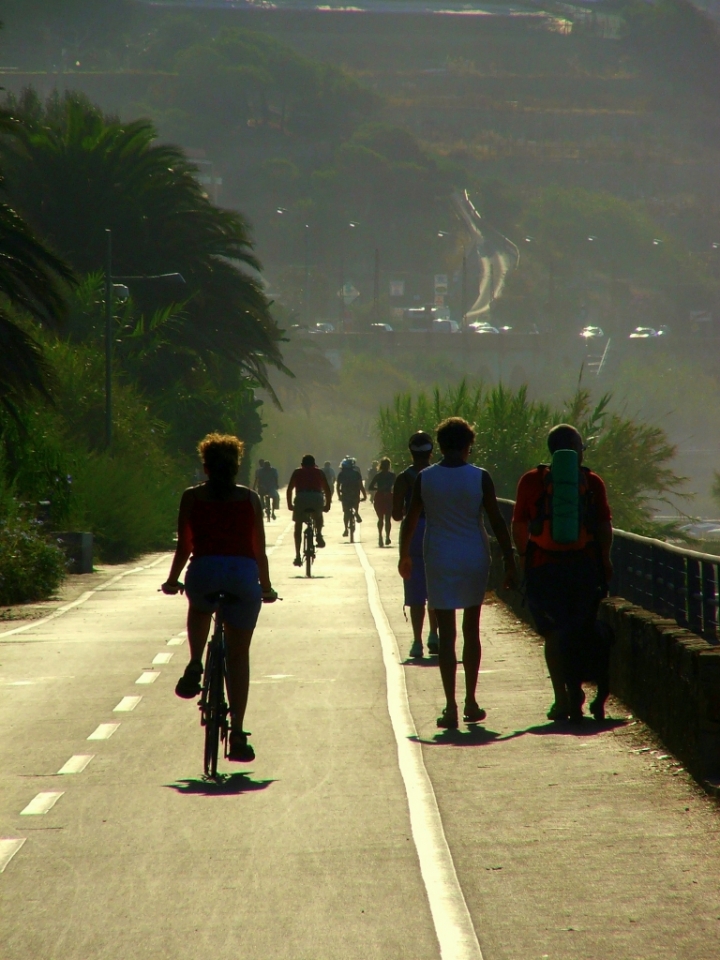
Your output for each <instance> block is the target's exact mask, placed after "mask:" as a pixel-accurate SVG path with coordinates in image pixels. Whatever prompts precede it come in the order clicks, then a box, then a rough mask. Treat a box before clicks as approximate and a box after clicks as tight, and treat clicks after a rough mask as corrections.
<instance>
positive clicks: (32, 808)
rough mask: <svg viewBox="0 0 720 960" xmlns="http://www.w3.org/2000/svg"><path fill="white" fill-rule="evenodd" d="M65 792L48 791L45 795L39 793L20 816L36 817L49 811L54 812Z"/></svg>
mask: <svg viewBox="0 0 720 960" xmlns="http://www.w3.org/2000/svg"><path fill="white" fill-rule="evenodd" d="M63 792H64V791H63V790H46V791H45V792H44V793H39V794H38V795H37V796H36V797H33V799H32V800H31V801H30V803H29V804H28V805H27V806H26V807H25V809H24V810H21V811H20V816H21V817H22V816H26V817H36V816H39V815H40V814H42V813H47V812H48V810H52V808H53V807H54V806H55V804H56V803H57V802H58V800H59V799H60V797H61V796H62V795H63Z"/></svg>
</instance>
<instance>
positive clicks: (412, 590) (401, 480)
mask: <svg viewBox="0 0 720 960" xmlns="http://www.w3.org/2000/svg"><path fill="white" fill-rule="evenodd" d="M408 449H409V450H410V456H411V457H412V461H413V462H412V464H411V465H410V466H409V467H406V468H405V470H403V471H402V473H399V474H398V476H397V478H396V480H395V484H394V486H393V505H392V518H393V520H395V521H396V522H397V523H399V522H400V521H402V520H404V519H405V517H406V516H407V512H408V510H409V509H410V499H411V497H412V491H413V486H414V484H415V478H416V477H417V475H418V474H419V473H420V472H421V471H423V470H424V469H425V468H426V467H429V466H430V460H431V459H432V451H433V441H432V437H431V436H430V434H429V433H425V431H424V430H418V431H417V433H414V434H413V435H412V436H411V437H410V440H409V441H408ZM424 536H425V513H424V512H423V513H421V514H420V516H419V517H418V522H417V526H416V527H415V533H414V534H413V537H412V540H411V541H410V556H411V557H412V573H411V574H410V577H409V579H407V580H403V589H404V592H405V606H408V607H410V623H411V625H412V632H413V642H412V646H411V647H410V654H409V656H410V658H411V659H412V660H416V659H420V658H421V657H422V655H423V641H422V633H423V626H424V625H425V606H426V604H427V583H426V581H425V561H424V560H423V538H424ZM428 619H429V621H430V632H429V634H428V638H427V651H428V654H429V655H430V656H437V654H438V650H439V648H438V632H437V618H436V617H435V611H434V610H432V609H428Z"/></svg>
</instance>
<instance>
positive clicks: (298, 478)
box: [290, 467, 327, 493]
mask: <svg viewBox="0 0 720 960" xmlns="http://www.w3.org/2000/svg"><path fill="white" fill-rule="evenodd" d="M293 480H294V481H295V490H296V491H297V492H298V493H304V492H306V491H308V490H312V491H313V492H317V493H323V491H324V490H325V484H326V483H327V479H326V477H325V474H324V473H323V472H322V470H321V469H320V467H298V469H297V470H295V472H294V473H293V475H292V477H291V480H290V482H291V483H292V481H293Z"/></svg>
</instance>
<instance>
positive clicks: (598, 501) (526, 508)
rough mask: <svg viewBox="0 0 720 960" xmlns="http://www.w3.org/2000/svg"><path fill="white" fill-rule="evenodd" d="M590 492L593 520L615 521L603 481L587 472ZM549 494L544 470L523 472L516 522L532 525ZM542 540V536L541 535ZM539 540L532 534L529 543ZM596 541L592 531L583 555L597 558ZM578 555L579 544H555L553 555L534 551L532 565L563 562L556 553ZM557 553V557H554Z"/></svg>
mask: <svg viewBox="0 0 720 960" xmlns="http://www.w3.org/2000/svg"><path fill="white" fill-rule="evenodd" d="M586 477H587V483H588V490H589V493H590V496H591V497H592V503H593V508H594V519H595V521H596V522H597V523H610V522H611V521H612V514H611V512H610V505H609V503H608V499H607V492H606V491H605V484H604V483H603V481H602V479H601V478H600V477H599V476H598V475H597V474H596V473H593V472H592V470H588V471H587V473H586ZM545 493H546V488H545V471H544V470H540V469H538V468H537V467H536V468H535V469H534V470H528V472H527V473H524V474H523V475H522V476H521V477H520V480H519V482H518V487H517V494H516V496H515V509H514V510H513V517H512V518H513V523H528V524H529V523H531V522H532V521H533V520H534V519H535V518H536V517H537V515H538V504H539V503H540V502H541V500H542V499H543V497H544V495H545ZM544 526H545V527H547V526H548V524H547V522H546V523H545V524H544ZM541 537H542V535H541ZM538 539H541V538H538V537H536V536H533V535H532V534H530V535H529V540H531V541H535V542H536V544H537V541H538ZM594 542H595V538H594V536H593V535H592V533H591V532H590V533H589V534H588V536H586V537H585V538H584V540H583V542H582V546H581V549H582V552H583V553H588V554H592V555H593V556H594V555H595V553H594V551H595V547H594V546H593V544H594ZM572 551H575V552H578V546H577V544H572V543H567V544H560V543H558V544H553V547H552V554H549V553H547V552H546V551H545V550H543V548H542V546H540V548H539V549H537V550H533V551H532V557H531V565H532V566H533V567H537V566H540V565H541V564H543V563H548V562H551V561H553V560H556V559H560V558H559V557H558V556H557V554H561V553H568V552H572ZM553 554H555V556H553Z"/></svg>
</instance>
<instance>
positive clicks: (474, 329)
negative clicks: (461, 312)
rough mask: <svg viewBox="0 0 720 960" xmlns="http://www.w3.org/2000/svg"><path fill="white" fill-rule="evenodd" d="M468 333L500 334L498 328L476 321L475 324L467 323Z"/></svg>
mask: <svg viewBox="0 0 720 960" xmlns="http://www.w3.org/2000/svg"><path fill="white" fill-rule="evenodd" d="M468 331H469V332H470V333H500V331H499V330H498V328H497V327H494V326H493V325H492V324H491V323H484V322H483V321H480V320H476V321H475V323H469V324H468Z"/></svg>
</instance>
